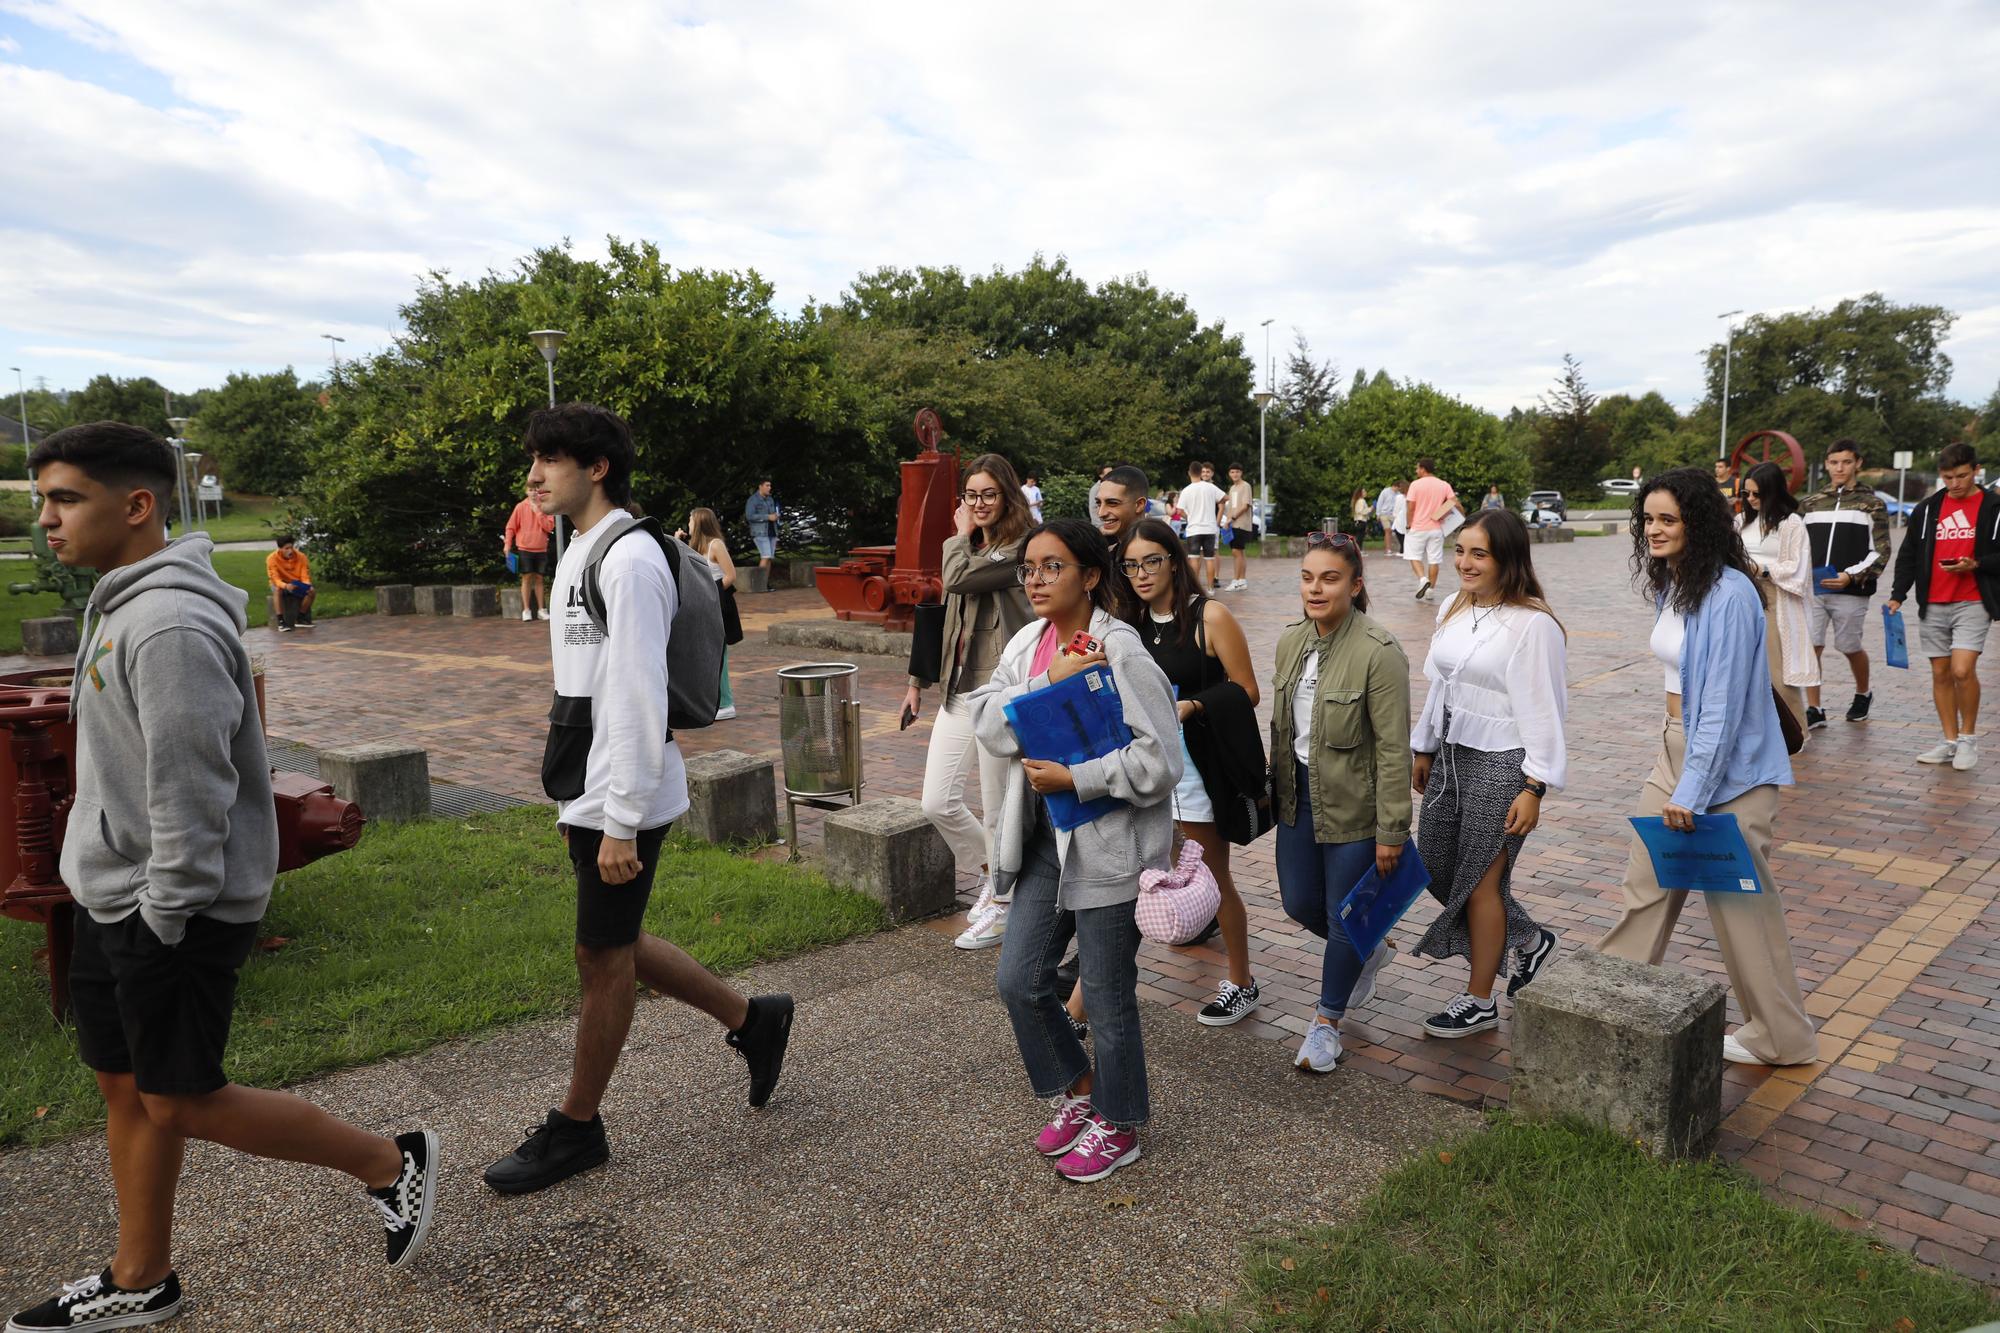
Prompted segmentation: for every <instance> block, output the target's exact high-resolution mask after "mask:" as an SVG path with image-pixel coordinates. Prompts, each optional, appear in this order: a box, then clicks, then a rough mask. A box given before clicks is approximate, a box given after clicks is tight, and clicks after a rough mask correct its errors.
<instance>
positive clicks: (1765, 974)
mask: <svg viewBox="0 0 2000 1333" xmlns="http://www.w3.org/2000/svg"><path fill="white" fill-rule="evenodd" d="M1686 754H1687V736H1686V733H1685V732H1683V731H1682V729H1681V723H1680V719H1679V718H1668V719H1667V720H1666V725H1665V727H1664V729H1663V730H1662V733H1661V736H1660V757H1659V759H1658V761H1657V762H1655V763H1654V765H1653V771H1652V772H1651V773H1650V774H1648V775H1647V777H1646V786H1645V789H1644V790H1643V791H1641V792H1640V794H1639V810H1638V813H1639V814H1641V815H1658V814H1659V813H1660V811H1662V810H1664V809H1665V808H1666V806H1667V803H1668V802H1669V801H1670V800H1672V799H1673V794H1674V786H1675V784H1677V783H1678V782H1679V781H1680V778H1681V765H1682V763H1683V762H1684V760H1685V758H1686ZM1708 813H1710V814H1716V815H1724V814H1727V815H1735V816H1736V824H1737V827H1738V828H1740V829H1742V831H1743V840H1744V841H1745V842H1747V843H1749V844H1750V857H1751V859H1752V860H1753V861H1754V862H1756V865H1757V880H1758V882H1759V883H1760V884H1762V885H1763V886H1764V891H1763V892H1762V893H1705V894H1703V895H1702V897H1704V898H1706V899H1707V900H1708V920H1709V924H1710V925H1711V926H1713V927H1714V928H1715V942H1716V944H1717V945H1718V946H1719V947H1720V948H1721V950H1722V963H1723V966H1724V967H1726V968H1728V970H1729V985H1730V987H1731V989H1733V990H1734V991H1735V992H1736V1002H1737V1004H1739V1005H1741V1006H1742V1009H1743V1017H1744V1023H1743V1026H1742V1027H1741V1028H1738V1029H1737V1031H1736V1039H1737V1040H1738V1041H1740V1042H1742V1043H1743V1045H1744V1046H1745V1047H1747V1048H1749V1050H1750V1053H1751V1054H1753V1055H1755V1056H1757V1057H1758V1058H1759V1059H1761V1060H1764V1061H1766V1062H1768V1063H1770V1064H1774V1065H1796V1064H1808V1063H1810V1062H1812V1061H1814V1060H1816V1059H1818V1058H1819V1044H1818V1042H1817V1041H1816V1040H1815V1039H1814V1037H1813V1024H1812V1019H1810V1018H1808V1017H1807V1016H1806V1006H1805V997H1804V996H1802V995H1800V993H1799V978H1798V972H1797V970H1796V969H1795V968H1794V967H1793V965H1792V937H1791V933H1790V932H1789V931H1788V930H1787V929H1786V928H1785V905H1784V903H1783V901H1782V900H1781V899H1780V898H1779V896H1778V886H1777V881H1776V880H1775V879H1773V878H1772V876H1771V862H1770V854H1771V821H1772V819H1773V817H1774V816H1776V814H1777V813H1778V789H1777V788H1776V787H1771V786H1764V787H1752V788H1751V789H1750V790H1749V791H1746V792H1744V793H1743V794H1742V795H1741V796H1738V797H1737V798H1736V799H1735V800H1733V801H1725V802H1724V803H1722V804H1721V805H1718V806H1715V807H1713V808H1712V809H1710V810H1709V812H1708ZM1687 896H1688V895H1687V890H1685V889H1662V888H1661V887H1660V882H1659V880H1657V879H1656V878H1654V876H1653V860H1652V858H1651V857H1649V856H1647V855H1646V849H1645V847H1644V846H1643V845H1642V844H1641V843H1640V842H1639V835H1638V834H1636V833H1634V834H1633V835H1632V850H1631V854H1630V856H1629V858H1628V859H1627V861H1626V863H1625V914H1624V915H1623V916H1621V917H1619V918H1618V924H1617V925H1615V926H1613V927H1612V928H1611V933H1610V934H1608V935H1606V936H1605V937H1604V938H1603V939H1602V940H1599V941H1598V944H1597V948H1598V951H1599V952H1600V953H1607V954H1610V955H1611V956H1612V957H1614V958H1630V959H1632V960H1633V961H1634V962H1640V963H1658V962H1659V961H1660V959H1661V958H1662V957H1663V956H1665V954H1666V951H1667V940H1668V938H1669V937H1671V936H1672V935H1673V933H1674V923H1675V922H1676V921H1677V920H1679V919H1680V914H1681V907H1682V905H1683V904H1684V903H1685V902H1686V901H1687Z"/></svg>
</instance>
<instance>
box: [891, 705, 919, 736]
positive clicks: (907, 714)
mask: <svg viewBox="0 0 2000 1333" xmlns="http://www.w3.org/2000/svg"><path fill="white" fill-rule="evenodd" d="M916 720H917V710H916V709H914V708H912V707H910V706H909V705H908V704H904V705H903V720H902V722H901V723H900V724H898V725H897V727H896V730H898V731H908V730H909V729H910V724H911V723H912V722H915V721H916Z"/></svg>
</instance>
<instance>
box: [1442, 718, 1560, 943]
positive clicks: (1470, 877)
mask: <svg viewBox="0 0 2000 1333" xmlns="http://www.w3.org/2000/svg"><path fill="white" fill-rule="evenodd" d="M1524 753H1525V752H1524V751H1521V750H1500V751H1492V750H1471V749H1467V748H1466V747H1465V746H1463V745H1453V744H1450V743H1449V742H1447V743H1446V744H1444V745H1443V746H1441V747H1440V748H1439V750H1438V756H1437V758H1436V759H1435V760H1434V761H1433V762H1432V763H1431V776H1430V781H1429V782H1428V783H1427V784H1426V785H1425V787H1424V798H1423V816H1422V818H1421V819H1420V820H1419V821H1418V823H1417V852H1418V854H1419V855H1421V856H1422V857H1423V858H1424V865H1425V867H1426V868H1427V869H1428V870H1429V871H1430V872H1431V889H1430V891H1431V896H1432V897H1434V898H1436V899H1437V900H1438V901H1439V902H1441V903H1443V904H1444V910H1443V911H1442V912H1440V913H1438V918H1437V920H1435V921H1433V922H1432V923H1431V928H1430V929H1429V930H1427V931H1425V932H1424V937H1423V939H1421V940H1420V941H1418V943H1417V948H1416V952H1417V954H1418V956H1419V957H1423V958H1468V959H1469V958H1470V957H1471V956H1472V934H1471V932H1470V931H1468V930H1467V929H1466V927H1465V904H1466V903H1467V902H1468V901H1469V900H1470V899H1471V897H1472V891H1473V890H1474V889H1476V888H1478V887H1479V881H1480V880H1481V879H1483V878H1485V876H1486V871H1487V869H1488V867H1490V866H1491V865H1492V864H1493V862H1494V860H1495V859H1496V858H1500V859H1502V865H1501V867H1500V901H1501V902H1502V903H1503V904H1504V905H1505V907H1506V909H1507V947H1506V951H1505V952H1504V953H1503V954H1502V955H1501V959H1500V962H1501V974H1502V975H1503V976H1504V975H1506V974H1507V973H1508V972H1510V971H1511V970H1512V967H1511V964H1510V960H1509V957H1508V955H1509V954H1514V953H1517V952H1525V951H1526V950H1529V949H1532V948H1534V946H1535V944H1536V942H1537V941H1538V940H1539V939H1540V938H1541V929H1542V928H1541V926H1540V925H1539V924H1538V923H1537V922H1536V921H1535V919H1534V918H1533V917H1531V916H1529V915H1528V913H1527V912H1526V911H1525V910H1524V909H1523V908H1522V907H1521V905H1520V904H1519V903H1517V902H1515V901H1514V893H1513V890H1512V888H1511V887H1510V885H1511V883H1512V881H1513V878H1514V860H1515V858H1516V857H1518V856H1520V854H1521V845H1522V844H1523V843H1525V842H1526V841H1527V839H1526V837H1524V836H1521V835H1510V834H1509V833H1508V832H1507V808H1508V807H1509V806H1511V805H1512V804H1513V803H1514V798H1515V797H1516V796H1519V795H1520V794H1521V781H1522V779H1521V760H1522V757H1523V755H1524Z"/></svg>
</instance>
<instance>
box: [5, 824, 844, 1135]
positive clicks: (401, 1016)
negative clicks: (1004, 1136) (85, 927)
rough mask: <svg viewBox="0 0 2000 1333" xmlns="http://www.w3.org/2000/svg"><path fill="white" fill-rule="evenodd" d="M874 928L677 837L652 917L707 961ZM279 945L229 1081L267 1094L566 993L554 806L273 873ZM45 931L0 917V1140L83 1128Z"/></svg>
mask: <svg viewBox="0 0 2000 1333" xmlns="http://www.w3.org/2000/svg"><path fill="white" fill-rule="evenodd" d="M882 924H883V917H882V910H881V907H880V905H879V904H877V903H876V902H875V901H874V900H873V899H871V898H867V897H864V896H862V895H860V894H856V893H849V892H847V891H845V890H842V889H836V888H834V887H833V886H832V885H830V884H829V883H827V881H826V880H825V879H823V878H821V877H820V876H819V875H817V874H815V873H813V872H811V871H807V870H803V869H800V868H797V867H793V866H788V865H781V864H770V863H766V862H762V861H755V860H751V859H750V858H748V857H745V856H741V855H737V854H735V853H732V852H729V851H726V850H723V849H721V848H716V847H709V846H706V845H704V844H699V843H694V842H689V841H682V840H676V841H672V842H669V843H668V844H667V849H666V851H665V852H664V853H663V854H662V857H661V865H660V868H659V871H658V873H657V875H656V877H655V880H654V885H653V896H652V900H651V902H650V904H649V905H648V907H647V911H646V929H647V930H649V931H651V932H653V933H654V934H656V935H660V936H663V937H664V938H666V939H670V940H672V941H674V942H675V943H676V944H678V945H680V946H681V947H682V948H683V949H686V950H687V951H688V952H689V953H690V954H692V955H694V956H695V957H696V958H698V959H700V960H701V961H702V962H703V963H705V964H707V965H708V966H709V967H712V968H714V969H716V970H717V971H721V972H730V971H735V970H738V969H741V968H743V967H746V966H748V965H749V964H751V963H755V962H761V961H766V960H769V959H774V958H784V957H787V956H789V955H792V954H797V953H803V952H806V951H808V950H812V949H818V948H823V947H825V946H827V945H829V944H834V943H837V942H839V941H841V940H845V939H849V938H852V937H854V936H857V935H865V934H868V933H870V932H872V931H875V930H878V929H880V928H881V926H882ZM264 929H265V931H266V932H267V933H268V934H271V935H276V936H283V937H286V938H287V939H288V940H289V941H290V942H289V943H287V944H286V945H285V946H284V947H283V948H282V949H279V950H278V951H276V952H274V953H264V952H259V953H257V954H256V955H254V956H253V957H252V958H251V960H250V963H249V965H248V966H247V967H246V968H245V969H244V972H243V980H242V985H241V987H240V988H239V991H238V994H237V1006H236V1022H235V1026H234V1027H233V1029H232V1030H231V1035H230V1043H229V1065H228V1067H229V1072H230V1076H231V1077H233V1078H235V1079H237V1080H238V1081H240V1082H243V1083H247V1084H253V1085H257V1086H262V1087H275V1086H279V1085H282V1084H286V1083H292V1082H296V1081H298V1080H300V1079H304V1078H310V1077H312V1076H313V1075H316V1074H323V1073H326V1072H328V1071H330V1070H335V1069H342V1068H347V1067H349V1066H353V1065H359V1064H366V1063H368V1062H370V1061H373V1060H379V1059H382V1058H383V1057H385V1056H391V1055H402V1054H406V1053H408V1052H411V1051H419V1050H423V1049H424V1048H426V1047H429V1046H432V1045H435V1044H436V1043H438V1042H441V1041H446V1040H449V1039H451V1038H454V1037H463V1036H467V1035H469V1034H472V1033H476V1032H482V1031H485V1030H487V1029H490V1028H494V1027H497V1026H499V1025H501V1024H505V1023H514V1022H519V1021H522V1020H525V1019H533V1018H546V1017H549V1016H551V1015H557V1014H561V1013H563V1012H565V1011H567V1010H569V1009H570V1008H571V1007H572V1006H573V1005H574V1004H575V1001H576V993H577V992H576V963H575V959H574V956H573V954H572V946H573V944H574V941H575V935H576V885H575V880H574V878H573V876H572V873H571V870H570V866H569V859H568V857H567V855H566V854H565V852H564V850H563V846H562V842H561V840H560V839H559V838H558V837H557V835H556V831H555V817H554V812H553V811H552V810H550V809H547V808H544V807H538V806H537V807H523V808H521V809H517V810H509V811H505V812H502V813H499V814H490V815H478V816H475V817H473V818H471V819H465V820H444V819H432V820H424V821H421V822H418V823H414V824H383V825H371V826H370V827H369V829H368V831H367V833H366V834H365V835H364V836H363V838H362V840H361V845H360V846H358V847H356V848H355V849H354V850H353V851H351V852H345V853H343V854H341V855H339V856H333V857H328V858H327V859H326V860H323V861H319V862H316V863H315V864H313V865H310V866H307V867H306V868H305V869H303V870H299V871H295V872H293V873H291V874H289V875H285V876H283V877H282V878H281V879H280V880H279V881H278V887H277V892H276V893H275V894H274V895H273V897H272V899H271V907H270V910H269V912H268V913H267V914H266V916H265V919H264ZM41 942H42V932H41V931H40V930H39V929H38V928H36V927H33V926H28V925H23V924H21V923H19V922H14V921H0V1030H4V1031H5V1032H7V1033H8V1034H9V1035H10V1038H11V1040H9V1041H8V1042H7V1043H6V1045H5V1048H4V1049H0V1145H5V1144H18V1143H37V1142H42V1141H45V1140H48V1139H52V1138H56V1137H59V1136H61V1135H65V1134H71V1133H75V1132H76V1131H78V1130H82V1129H86V1128H88V1127H90V1126H92V1125H94V1124H97V1123H99V1122H100V1121H101V1119H102V1112H103V1106H102V1103H101V1102H100V1101H99V1100H98V1096H97V1089H96V1085H95V1083H94V1082H93V1081H92V1079H91V1076H90V1072H89V1071H88V1070H86V1069H85V1068H84V1067H83V1066H82V1065H81V1064H80V1063H78V1061H77V1058H76V1044H75V1038H74V1036H73V1034H72V1033H71V1032H70V1031H69V1030H68V1029H67V1028H59V1027H57V1026H56V1025H55V1024H54V1023H53V1022H52V1021H51V1020H50V1018H49V1011H48V987H47V983H46V982H45V981H44V979H43V978H42V976H41V975H40V973H39V971H38V970H37V969H36V968H35V967H34V966H33V964H32V962H31V960H30V954H31V953H32V951H33V950H34V949H35V948H36V947H37V946H38V945H40V943H41Z"/></svg>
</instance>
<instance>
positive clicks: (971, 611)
mask: <svg viewBox="0 0 2000 1333" xmlns="http://www.w3.org/2000/svg"><path fill="white" fill-rule="evenodd" d="M1025 545H1026V543H1025V542H1024V541H1021V540H1019V539H1016V540H1014V541H1012V542H1009V543H1008V544H1007V545H1005V546H998V547H994V548H992V549H990V550H983V551H975V550H973V549H972V539H971V538H970V537H958V536H953V537H948V538H946V539H945V544H944V560H943V568H942V570H941V571H940V572H941V579H942V582H943V584H944V664H943V670H944V680H943V682H942V683H943V685H944V697H945V700H946V702H950V701H951V700H953V699H956V698H959V697H961V696H963V695H967V694H970V693H972V692H973V691H974V690H976V689H978V688H979V687H980V686H982V685H984V684H985V683H986V680H987V677H989V676H991V675H992V674H993V668H994V667H995V666H996V665H998V664H999V661H1000V653H1001V650H1002V649H1004V648H1006V646H1007V641H1008V640H1009V639H1012V638H1013V637H1014V636H1015V635H1016V634H1017V633H1019V632H1020V630H1021V627H1022V626H1023V625H1026V624H1027V623H1028V622H1029V621H1030V620H1033V619H1034V618H1035V613H1034V610H1033V608H1031V607H1030V606H1029V605H1028V594H1027V593H1025V592H1023V591H1022V590H1021V582H1020V580H1019V579H1018V578H1016V577H1015V574H1014V570H1015V569H1016V567H1018V566H1019V565H1020V563H1021V550H1022V547H1024V546H1025ZM910 684H912V685H915V686H916V687H917V688H919V689H922V688H924V682H923V681H920V680H918V679H917V678H916V677H914V676H912V677H911V678H910Z"/></svg>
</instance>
